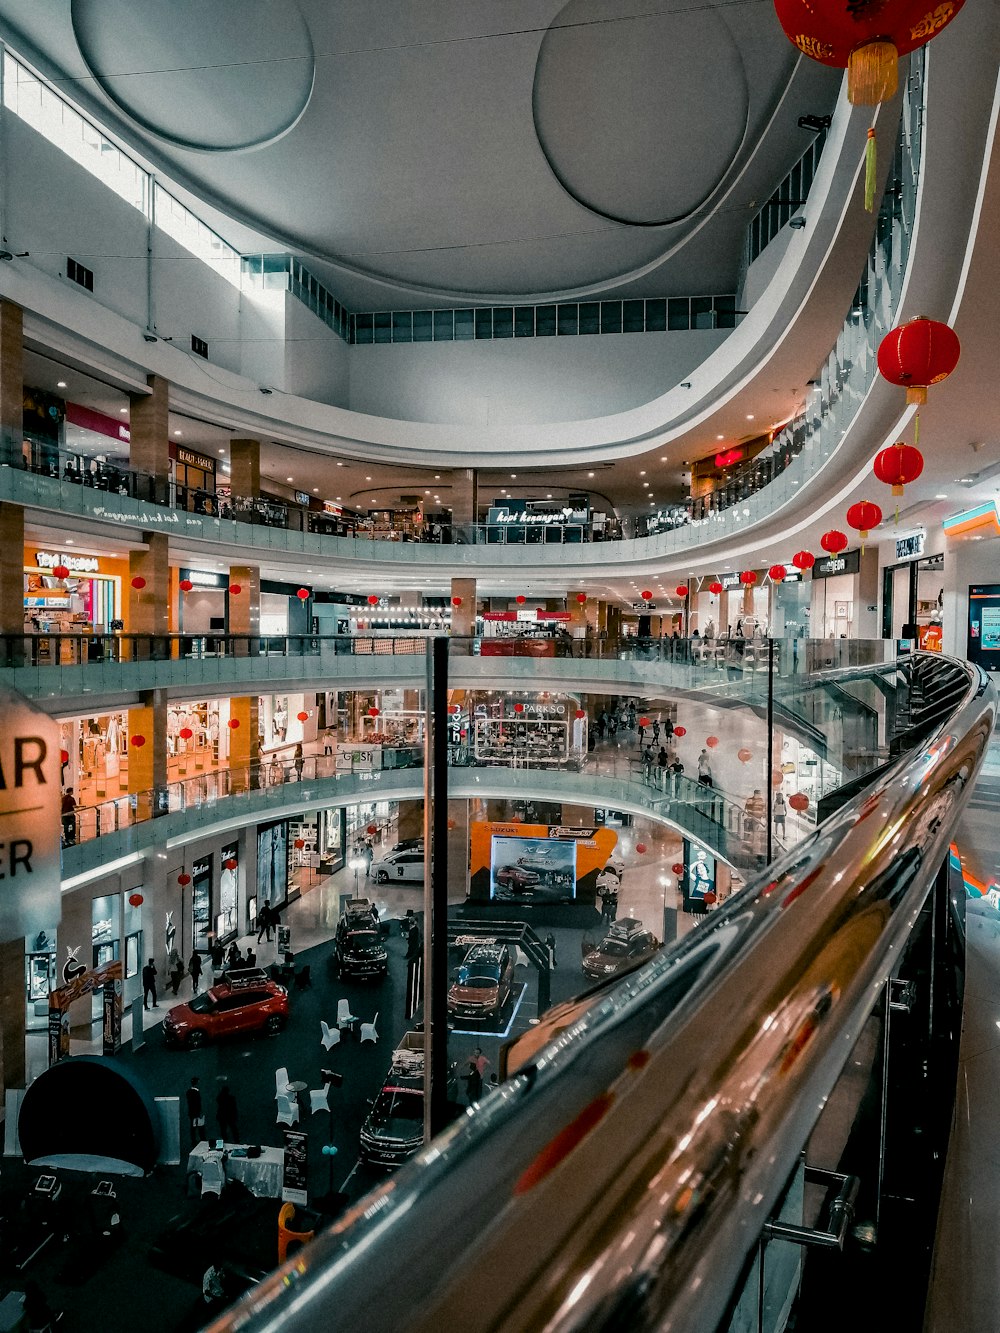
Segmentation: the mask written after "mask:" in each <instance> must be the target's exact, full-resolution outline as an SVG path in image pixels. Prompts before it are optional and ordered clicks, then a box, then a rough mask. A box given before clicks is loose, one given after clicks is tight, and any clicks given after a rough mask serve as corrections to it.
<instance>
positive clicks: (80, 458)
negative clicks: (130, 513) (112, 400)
mask: <svg viewBox="0 0 1000 1333" xmlns="http://www.w3.org/2000/svg"><path fill="white" fill-rule="evenodd" d="M64 431H65V439H64V441H63V474H62V475H63V477H64V478H65V480H66V481H75V482H77V483H79V484H81V485H84V486H93V487H95V488H96V489H97V490H103V491H119V490H122V489H124V490H125V491H126V493H127V490H128V487H127V484H126V483H127V478H126V477H125V476H124V475H123V474H124V472H125V471H126V470H127V469H128V466H129V448H130V442H131V438H132V437H131V432H130V430H129V426H128V422H127V420H125V419H123V418H122V417H121V416H117V417H109V416H107V415H106V414H105V413H104V412H96V411H95V410H94V409H93V408H91V407H84V406H83V405H82V404H80V403H67V404H66V421H65V427H64Z"/></svg>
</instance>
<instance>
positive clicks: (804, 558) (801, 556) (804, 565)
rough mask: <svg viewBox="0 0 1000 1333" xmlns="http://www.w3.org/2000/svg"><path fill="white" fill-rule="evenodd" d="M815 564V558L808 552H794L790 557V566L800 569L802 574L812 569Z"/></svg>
mask: <svg viewBox="0 0 1000 1333" xmlns="http://www.w3.org/2000/svg"><path fill="white" fill-rule="evenodd" d="M815 563H816V557H815V556H814V555H813V554H812V553H811V552H810V551H796V552H795V554H794V555H793V556H792V564H793V565H794V566H795V568H796V569H801V570H802V571H803V572H804V571H805V570H807V569H812V567H813V565H814V564H815Z"/></svg>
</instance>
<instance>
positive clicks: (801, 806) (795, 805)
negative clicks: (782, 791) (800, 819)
mask: <svg viewBox="0 0 1000 1333" xmlns="http://www.w3.org/2000/svg"><path fill="white" fill-rule="evenodd" d="M788 804H789V805H790V806H791V807H792V809H793V810H798V812H799V813H800V814H801V813H802V811H803V810H808V809H809V797H808V796H807V795H806V794H805V792H802V791H797V792H795V793H794V794H793V795H792V796H789V798H788Z"/></svg>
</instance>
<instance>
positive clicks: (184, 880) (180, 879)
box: [177, 873, 191, 889]
mask: <svg viewBox="0 0 1000 1333" xmlns="http://www.w3.org/2000/svg"><path fill="white" fill-rule="evenodd" d="M177 883H178V884H179V885H180V886H181V888H182V889H183V888H184V886H185V885H186V884H190V883H191V876H190V875H188V874H186V873H185V874H182V875H178V876H177Z"/></svg>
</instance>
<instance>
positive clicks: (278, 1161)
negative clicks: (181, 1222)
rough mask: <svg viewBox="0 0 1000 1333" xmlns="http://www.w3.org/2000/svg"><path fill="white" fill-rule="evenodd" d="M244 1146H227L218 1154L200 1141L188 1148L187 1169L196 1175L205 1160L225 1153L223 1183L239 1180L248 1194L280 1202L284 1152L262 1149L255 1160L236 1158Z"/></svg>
mask: <svg viewBox="0 0 1000 1333" xmlns="http://www.w3.org/2000/svg"><path fill="white" fill-rule="evenodd" d="M246 1146H247V1145H246V1144H245V1143H227V1144H225V1145H224V1146H223V1149H222V1150H221V1151H220V1150H219V1149H218V1148H215V1147H212V1146H211V1145H210V1144H209V1143H208V1142H207V1141H206V1140H204V1139H203V1140H202V1141H201V1143H199V1144H198V1146H197V1147H196V1148H192V1150H191V1154H190V1156H189V1157H188V1164H187V1169H188V1171H197V1172H198V1173H199V1175H200V1174H201V1168H202V1165H203V1163H204V1162H205V1159H206V1158H208V1157H215V1158H219V1159H221V1158H222V1157H223V1155H224V1154H228V1155H227V1156H226V1157H225V1161H224V1163H223V1170H224V1171H225V1173H226V1179H227V1180H240V1181H242V1182H243V1184H244V1185H246V1187H247V1189H248V1190H249V1191H250V1193H251V1194H256V1195H257V1197H258V1198H260V1199H280V1198H281V1182H282V1178H283V1175H284V1170H285V1151H284V1149H283V1148H268V1147H262V1148H261V1150H260V1156H259V1157H246V1156H242V1155H239V1154H241V1153H243V1152H245V1150H246Z"/></svg>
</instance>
